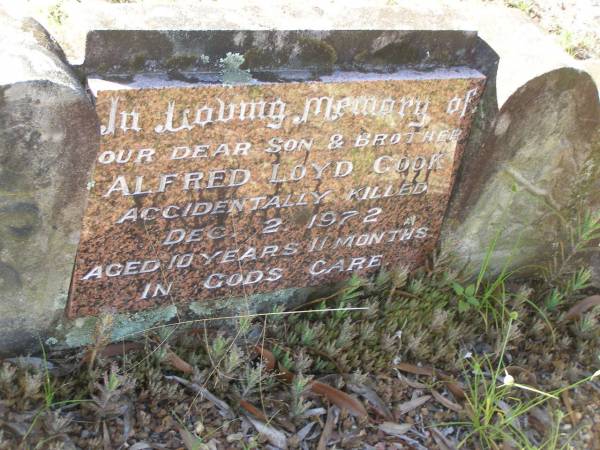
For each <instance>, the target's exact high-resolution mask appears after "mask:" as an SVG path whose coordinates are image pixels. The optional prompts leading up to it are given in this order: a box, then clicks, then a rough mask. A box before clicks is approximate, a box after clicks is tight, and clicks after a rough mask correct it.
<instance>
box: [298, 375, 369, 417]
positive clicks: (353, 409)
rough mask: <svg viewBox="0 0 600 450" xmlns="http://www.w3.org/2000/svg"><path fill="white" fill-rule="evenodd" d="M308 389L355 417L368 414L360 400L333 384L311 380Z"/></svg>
mask: <svg viewBox="0 0 600 450" xmlns="http://www.w3.org/2000/svg"><path fill="white" fill-rule="evenodd" d="M310 390H311V391H313V392H314V393H315V394H319V395H322V396H324V397H326V398H327V400H329V401H330V402H331V403H333V404H334V405H336V406H338V407H339V408H340V409H345V410H347V411H348V412H349V413H350V414H352V415H353V416H355V417H367V415H368V414H367V410H366V409H365V407H364V406H363V404H362V403H361V402H360V401H358V400H357V399H356V398H354V397H352V396H351V395H348V394H346V393H345V392H342V391H340V390H339V389H336V388H334V387H333V386H330V385H328V384H325V383H321V382H320V381H313V382H312V383H311V384H310Z"/></svg>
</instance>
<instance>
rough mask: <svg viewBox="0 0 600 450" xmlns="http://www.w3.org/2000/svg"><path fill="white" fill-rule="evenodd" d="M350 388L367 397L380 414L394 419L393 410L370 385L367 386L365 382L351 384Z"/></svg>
mask: <svg viewBox="0 0 600 450" xmlns="http://www.w3.org/2000/svg"><path fill="white" fill-rule="evenodd" d="M348 388H349V389H350V390H352V392H354V393H355V394H359V395H362V396H363V397H364V398H366V399H367V401H368V402H369V403H370V404H371V405H373V408H374V409H375V411H377V413H378V414H379V415H380V416H383V417H385V418H386V419H388V420H392V419H393V416H392V412H391V411H390V409H389V408H388V407H387V405H386V404H385V403H384V402H383V400H381V398H380V397H379V395H377V392H375V391H374V390H373V389H371V388H370V387H369V386H365V385H363V384H360V385H357V384H349V385H348Z"/></svg>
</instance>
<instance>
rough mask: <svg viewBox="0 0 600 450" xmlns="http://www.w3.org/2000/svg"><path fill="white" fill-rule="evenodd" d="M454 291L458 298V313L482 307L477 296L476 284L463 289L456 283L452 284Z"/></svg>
mask: <svg viewBox="0 0 600 450" xmlns="http://www.w3.org/2000/svg"><path fill="white" fill-rule="evenodd" d="M452 289H454V293H455V294H456V295H457V296H458V312H461V313H463V312H465V311H468V310H469V309H471V308H478V307H479V306H480V305H481V304H480V302H479V299H478V298H477V297H476V295H475V293H476V292H475V285H474V284H469V285H468V286H466V287H462V286H461V285H460V284H458V283H457V282H456V281H455V282H454V283H452Z"/></svg>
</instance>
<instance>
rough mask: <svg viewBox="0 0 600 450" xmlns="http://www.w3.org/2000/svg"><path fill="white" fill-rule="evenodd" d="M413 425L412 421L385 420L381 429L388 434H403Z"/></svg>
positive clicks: (380, 426)
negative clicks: (396, 421)
mask: <svg viewBox="0 0 600 450" xmlns="http://www.w3.org/2000/svg"><path fill="white" fill-rule="evenodd" d="M412 427H413V425H412V424H410V423H394V422H383V423H382V424H381V425H379V429H380V430H381V431H383V432H384V433H386V434H389V435H391V436H402V435H403V434H406V432H408V430H410V429H411V428H412Z"/></svg>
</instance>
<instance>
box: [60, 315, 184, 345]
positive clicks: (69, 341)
mask: <svg viewBox="0 0 600 450" xmlns="http://www.w3.org/2000/svg"><path fill="white" fill-rule="evenodd" d="M176 316H177V307H176V306H174V305H170V306H166V307H164V308H158V309H153V310H150V311H142V312H138V313H134V314H117V315H116V316H115V318H114V321H113V323H114V325H113V327H112V331H111V336H110V340H111V341H117V340H120V339H124V338H134V337H135V334H136V333H139V332H141V331H143V330H145V329H148V328H150V327H152V326H156V325H157V324H159V323H165V322H168V321H170V320H172V319H173V318H174V317H176ZM97 322H98V318H97V317H85V318H79V319H76V320H74V321H72V322H69V323H67V324H66V327H67V329H68V331H67V332H66V333H65V336H64V339H60V338H58V339H57V338H56V337H52V338H51V339H54V340H56V341H58V342H59V344H60V345H61V346H62V345H64V346H66V347H81V346H84V345H88V344H90V343H91V342H92V337H93V335H94V330H95V329H96V323H97Z"/></svg>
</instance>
